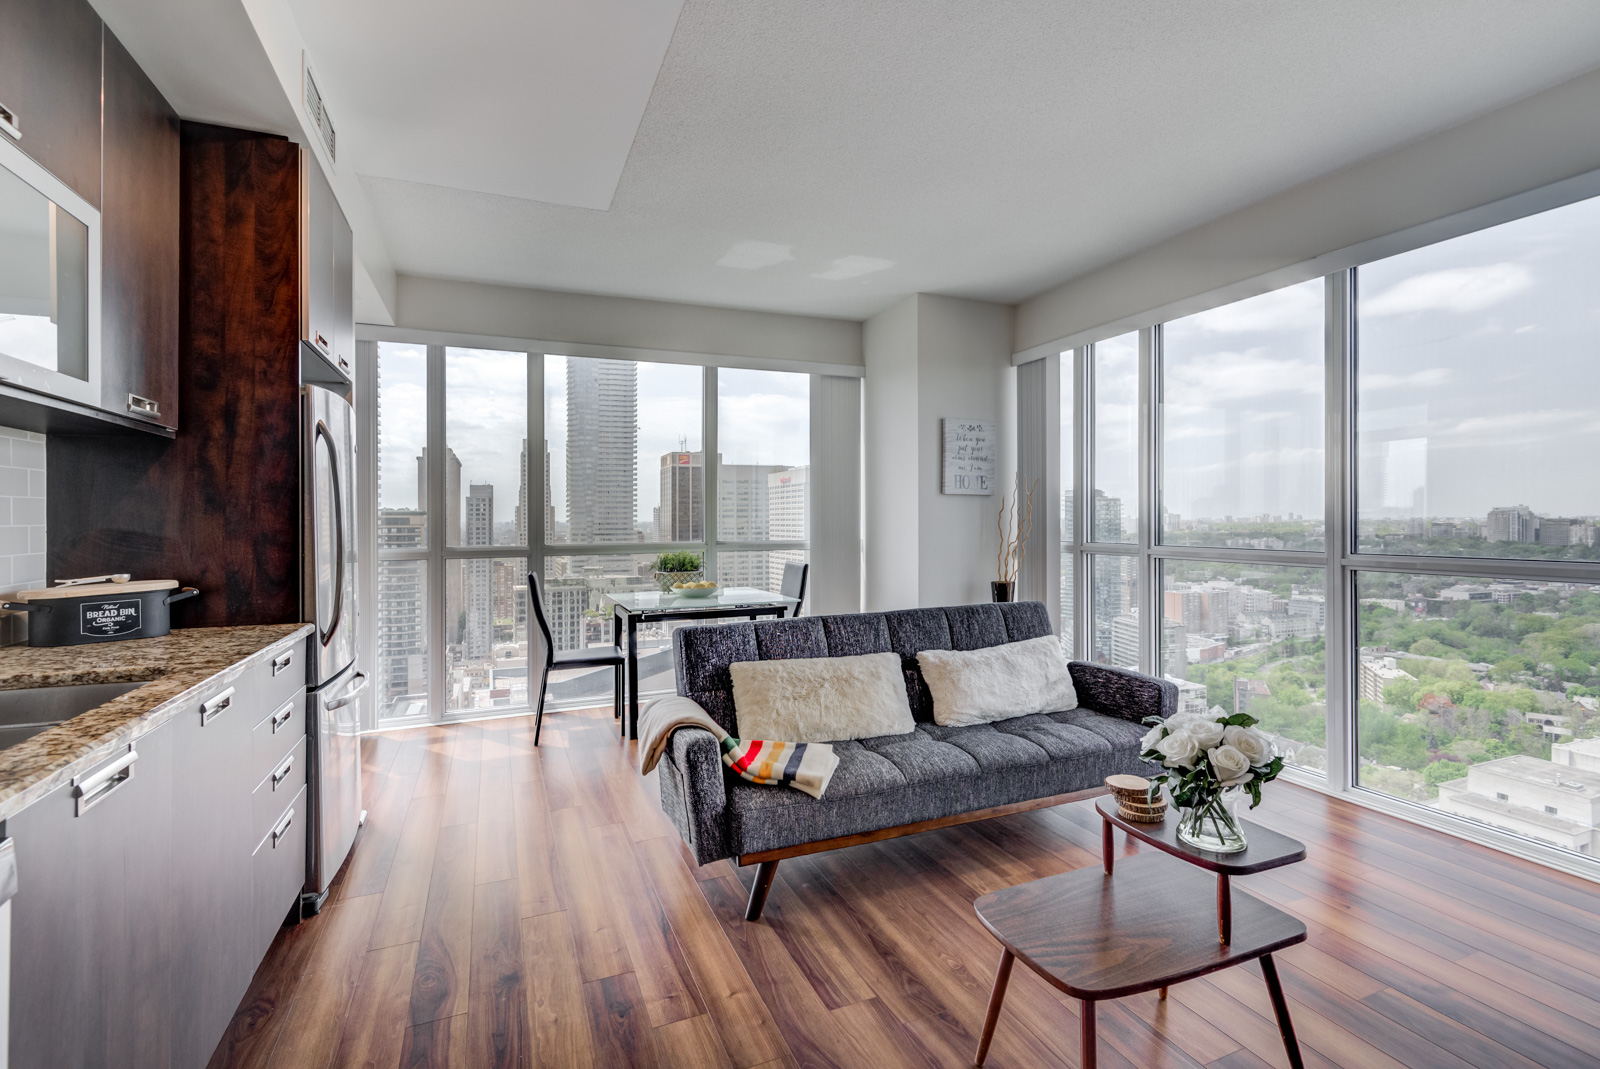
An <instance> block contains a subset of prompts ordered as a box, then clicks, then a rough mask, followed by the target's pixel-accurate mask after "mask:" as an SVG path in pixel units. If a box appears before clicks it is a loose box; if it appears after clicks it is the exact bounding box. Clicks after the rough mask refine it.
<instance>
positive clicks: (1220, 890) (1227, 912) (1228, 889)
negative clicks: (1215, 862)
mask: <svg viewBox="0 0 1600 1069" xmlns="http://www.w3.org/2000/svg"><path fill="white" fill-rule="evenodd" d="M1217 938H1218V939H1219V940H1220V941H1221V942H1222V945H1223V946H1227V945H1228V944H1229V943H1232V942H1233V887H1232V885H1231V884H1229V882H1228V874H1227V873H1225V872H1220V873H1218V874H1217Z"/></svg>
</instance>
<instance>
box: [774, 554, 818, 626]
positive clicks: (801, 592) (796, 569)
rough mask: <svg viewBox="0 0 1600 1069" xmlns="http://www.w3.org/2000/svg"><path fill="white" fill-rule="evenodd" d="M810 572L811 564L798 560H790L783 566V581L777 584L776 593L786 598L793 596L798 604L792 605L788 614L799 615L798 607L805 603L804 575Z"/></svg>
mask: <svg viewBox="0 0 1600 1069" xmlns="http://www.w3.org/2000/svg"><path fill="white" fill-rule="evenodd" d="M810 572H811V565H809V564H802V563H800V562H798V561H790V562H789V563H788V564H785V565H784V566H783V582H782V583H781V584H780V585H779V586H778V593H780V594H782V595H783V596H784V597H786V598H794V599H795V600H796V601H798V602H799V603H800V604H799V605H796V606H795V607H794V612H791V613H790V614H789V615H790V616H799V615H800V609H801V608H802V607H803V606H804V605H805V603H806V576H807V575H808V574H810Z"/></svg>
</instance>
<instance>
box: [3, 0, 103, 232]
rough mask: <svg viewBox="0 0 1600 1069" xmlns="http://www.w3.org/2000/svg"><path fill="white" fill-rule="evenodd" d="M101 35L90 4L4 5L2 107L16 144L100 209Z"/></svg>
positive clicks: (81, 0)
mask: <svg viewBox="0 0 1600 1069" xmlns="http://www.w3.org/2000/svg"><path fill="white" fill-rule="evenodd" d="M101 32H102V28H101V23H100V16H99V15H97V14H95V10H94V8H92V7H90V6H89V3H88V0H0V107H4V108H5V110H6V111H7V112H9V113H10V114H11V115H12V116H13V117H14V121H15V125H16V127H17V129H18V131H20V133H21V134H22V136H21V137H20V138H15V139H14V140H15V143H16V145H17V147H18V148H20V149H22V151H24V152H26V153H27V154H28V155H29V156H31V157H32V158H33V159H34V161H35V162H37V163H38V164H39V165H40V166H42V167H44V169H45V170H47V171H49V172H50V173H51V174H53V175H55V176H56V177H57V178H59V179H61V180H62V181H63V182H65V183H66V184H67V185H69V186H71V187H72V189H73V191H74V192H76V193H77V194H78V195H79V196H80V197H82V198H83V199H84V200H86V201H88V202H89V203H90V204H92V205H93V206H95V207H96V208H98V207H100V39H101ZM0 137H7V138H10V137H11V135H10V134H8V133H0Z"/></svg>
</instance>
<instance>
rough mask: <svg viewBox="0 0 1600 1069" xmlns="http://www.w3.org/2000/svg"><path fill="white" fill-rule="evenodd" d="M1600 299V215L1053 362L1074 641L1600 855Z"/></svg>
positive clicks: (1187, 697)
mask: <svg viewBox="0 0 1600 1069" xmlns="http://www.w3.org/2000/svg"><path fill="white" fill-rule="evenodd" d="M1504 218H1506V216H1505V215H1501V216H1500V219H1504ZM1480 225H1481V224H1480ZM1596 294H1600V199H1596V200H1589V201H1580V202H1577V203H1573V204H1569V205H1566V206H1564V207H1559V208H1554V209H1551V210H1548V211H1544V212H1542V213H1539V214H1535V215H1529V216H1526V217H1524V218H1518V219H1513V220H1512V221H1510V222H1499V223H1497V225H1492V226H1487V227H1484V228H1482V229H1478V230H1475V231H1471V232H1469V233H1465V234H1463V235H1462V236H1459V237H1455V238H1451V239H1449V240H1445V241H1440V242H1437V243H1435V244H1431V245H1426V246H1422V247H1418V248H1413V249H1411V250H1410V251H1407V252H1403V253H1400V254H1398V255H1393V256H1389V257H1387V258H1382V259H1375V260H1370V261H1368V262H1364V263H1358V264H1357V265H1356V266H1354V267H1351V268H1349V269H1346V270H1340V271H1337V272H1335V273H1334V274H1331V275H1328V276H1326V277H1321V278H1314V279H1311V280H1308V281H1306V282H1303V283H1299V284H1297V285H1292V286H1287V287H1284V288H1280V289H1277V290H1274V291H1272V292H1268V293H1263V294H1260V295H1257V296H1253V297H1249V298H1247V299H1243V300H1234V301H1231V302H1226V303H1222V304H1220V305H1218V306H1217V307H1213V308H1210V309H1208V310H1206V311H1203V312H1200V313H1198V314H1193V315H1187V316H1183V317H1181V318H1170V319H1167V320H1165V321H1163V322H1157V323H1153V324H1152V325H1150V326H1147V327H1144V328H1143V329H1141V330H1138V331H1131V332H1125V333H1122V334H1118V335H1114V336H1112V337H1109V338H1107V339H1104V340H1101V341H1098V342H1095V343H1092V344H1088V345H1084V346H1081V347H1079V348H1076V349H1072V350H1068V351H1065V352H1062V353H1061V354H1060V357H1059V360H1060V369H1061V391H1060V395H1059V403H1060V418H1061V443H1062V445H1061V459H1060V466H1061V500H1060V508H1061V515H1062V524H1061V531H1062V537H1061V542H1060V576H1061V586H1060V592H1061V599H1062V605H1061V615H1062V624H1063V628H1062V634H1063V642H1064V644H1066V645H1067V646H1068V647H1069V648H1070V649H1072V650H1073V651H1074V653H1075V655H1076V656H1079V657H1082V658H1086V659H1092V660H1097V661H1101V662H1104V663H1110V664H1116V665H1123V666H1128V667H1138V668H1140V669H1142V670H1143V671H1146V672H1150V673H1153V674H1158V675H1161V676H1164V677H1166V678H1167V679H1169V680H1171V681H1173V682H1174V683H1176V684H1177V686H1178V689H1179V698H1180V704H1181V706H1182V707H1183V708H1185V709H1196V710H1198V709H1222V710H1224V711H1226V712H1229V713H1232V712H1248V713H1249V714H1250V715H1252V716H1254V717H1256V718H1257V719H1258V720H1259V721H1260V722H1261V725H1262V727H1264V728H1265V729H1266V730H1267V731H1269V732H1270V733H1272V734H1273V735H1274V736H1275V738H1276V740H1277V743H1278V745H1279V747H1280V749H1281V751H1282V752H1283V753H1284V754H1285V756H1286V757H1287V759H1288V761H1289V762H1290V763H1291V764H1292V765H1293V766H1295V767H1296V768H1297V769H1298V774H1303V775H1311V776H1321V777H1323V778H1324V782H1325V783H1326V784H1327V786H1329V787H1330V788H1331V789H1335V790H1342V791H1357V792H1369V793H1366V794H1364V795H1363V796H1364V797H1367V798H1369V799H1372V798H1374V796H1381V797H1382V798H1386V799H1393V800H1397V801H1403V802H1405V803H1410V804H1413V805H1415V806H1422V807H1426V809H1427V812H1426V813H1424V812H1423V811H1422V810H1416V809H1414V810H1411V811H1412V812H1414V813H1416V814H1417V815H1419V816H1425V817H1426V818H1427V819H1432V820H1435V821H1439V822H1442V823H1444V824H1447V825H1453V826H1455V827H1457V828H1458V830H1461V831H1462V832H1463V833H1465V834H1469V835H1472V834H1492V833H1496V832H1504V833H1509V834H1510V835H1513V836H1517V837H1519V841H1522V842H1525V843H1527V844H1528V846H1529V848H1530V849H1535V847H1534V844H1539V848H1544V847H1555V848H1558V849H1559V850H1561V851H1568V852H1571V853H1572V854H1585V855H1593V854H1595V853H1596V852H1600V544H1597V543H1600V537H1597V535H1600V464H1597V463H1596V462H1595V459H1594V458H1595V457H1596V456H1600V299H1597V297H1596ZM1075 592H1076V593H1077V594H1078V595H1079V596H1074V594H1075ZM1502 841H1504V842H1510V841H1511V840H1502ZM1552 856H1555V855H1552ZM1574 863H1576V862H1574Z"/></svg>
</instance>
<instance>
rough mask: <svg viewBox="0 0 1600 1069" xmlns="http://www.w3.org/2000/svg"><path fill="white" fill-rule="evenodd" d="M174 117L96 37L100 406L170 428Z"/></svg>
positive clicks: (174, 360)
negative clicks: (100, 133)
mask: <svg viewBox="0 0 1600 1069" xmlns="http://www.w3.org/2000/svg"><path fill="white" fill-rule="evenodd" d="M178 194H179V143H178V113H177V112H175V111H173V110H172V106H171V105H170V104H168V103H167V101H166V98H165V97H163V96H162V95H161V93H160V91H159V90H157V89H156V87H155V85H154V83H152V82H151V81H150V79H149V78H148V77H146V76H145V73H144V71H142V70H140V69H139V65H138V64H137V63H135V62H134V60H133V57H132V56H130V55H129V54H128V50H127V49H125V48H123V47H122V42H120V41H118V40H117V38H116V37H115V36H114V35H113V34H112V33H111V31H110V30H107V31H106V33H105V192H104V199H105V204H104V206H103V208H102V209H101V224H100V225H101V235H102V236H101V246H102V256H103V258H104V259H103V262H104V268H103V279H104V280H103V283H102V285H101V288H100V292H101V302H102V303H101V331H100V337H101V369H100V382H101V391H100V392H101V398H102V400H101V407H102V408H104V409H105V410H106V411H108V412H115V413H117V414H119V415H128V416H133V417H135V418H138V419H146V420H149V421H150V422H151V423H155V424H159V425H160V426H163V427H176V426H177V425H178V270H179V267H178Z"/></svg>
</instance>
